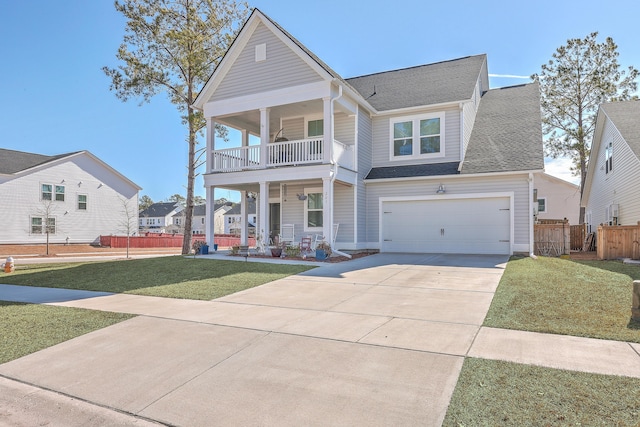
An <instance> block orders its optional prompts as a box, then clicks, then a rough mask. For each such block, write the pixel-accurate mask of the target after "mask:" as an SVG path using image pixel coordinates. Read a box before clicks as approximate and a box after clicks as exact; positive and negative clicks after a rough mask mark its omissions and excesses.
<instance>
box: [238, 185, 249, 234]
mask: <svg viewBox="0 0 640 427" xmlns="http://www.w3.org/2000/svg"><path fill="white" fill-rule="evenodd" d="M248 204H249V202H248V201H247V192H246V191H241V192H240V244H241V245H242V246H246V245H248V244H249V209H248V206H247V205H248Z"/></svg>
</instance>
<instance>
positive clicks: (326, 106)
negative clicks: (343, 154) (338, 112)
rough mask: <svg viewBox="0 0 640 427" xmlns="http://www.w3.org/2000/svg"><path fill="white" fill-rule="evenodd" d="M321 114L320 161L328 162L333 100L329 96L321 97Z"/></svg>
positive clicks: (331, 153)
mask: <svg viewBox="0 0 640 427" xmlns="http://www.w3.org/2000/svg"><path fill="white" fill-rule="evenodd" d="M322 111H323V113H324V116H323V125H324V129H323V138H324V144H323V145H324V146H323V147H322V148H323V150H322V153H323V156H322V163H330V162H331V157H332V156H333V102H331V97H325V98H322Z"/></svg>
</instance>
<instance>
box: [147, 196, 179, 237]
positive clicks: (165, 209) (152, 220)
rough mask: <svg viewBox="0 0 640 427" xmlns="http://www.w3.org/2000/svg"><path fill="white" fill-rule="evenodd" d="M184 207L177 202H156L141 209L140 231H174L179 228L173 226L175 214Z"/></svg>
mask: <svg viewBox="0 0 640 427" xmlns="http://www.w3.org/2000/svg"><path fill="white" fill-rule="evenodd" d="M183 209H184V208H183V207H182V206H181V205H180V204H179V203H176V202H160V203H154V204H152V205H151V206H149V207H148V208H146V209H144V210H142V211H140V224H139V228H140V232H141V233H143V232H148V233H173V232H177V231H178V230H177V229H176V227H174V226H173V218H172V217H173V215H175V214H176V213H177V212H180V211H181V210H183Z"/></svg>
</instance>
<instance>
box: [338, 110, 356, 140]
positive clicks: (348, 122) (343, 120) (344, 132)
mask: <svg viewBox="0 0 640 427" xmlns="http://www.w3.org/2000/svg"><path fill="white" fill-rule="evenodd" d="M333 126H334V128H333V136H334V137H335V139H337V140H338V141H340V142H342V143H343V144H346V145H353V144H355V117H349V116H347V115H346V114H344V113H338V114H336V115H335V116H334V121H333Z"/></svg>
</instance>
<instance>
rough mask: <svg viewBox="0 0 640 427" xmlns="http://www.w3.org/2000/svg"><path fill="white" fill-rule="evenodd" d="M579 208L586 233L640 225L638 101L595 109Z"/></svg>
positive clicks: (639, 102) (639, 125)
mask: <svg viewBox="0 0 640 427" xmlns="http://www.w3.org/2000/svg"><path fill="white" fill-rule="evenodd" d="M581 204H582V206H583V207H584V208H585V220H584V222H585V223H586V224H587V227H588V231H589V232H593V233H596V232H597V229H598V225H600V224H605V225H636V224H637V223H638V222H639V221H640V101H623V102H611V103H607V104H602V105H601V106H600V108H599V109H598V116H597V118H596V127H595V131H594V136H593V143H592V144H591V154H590V156H589V170H588V173H587V178H586V180H585V184H584V192H583V194H582V202H581Z"/></svg>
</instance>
